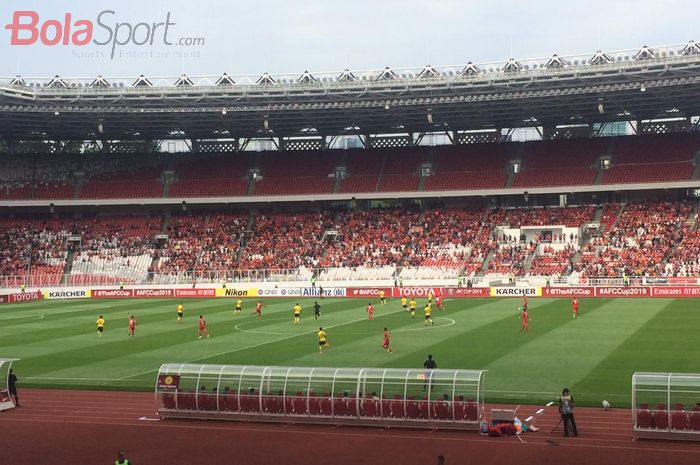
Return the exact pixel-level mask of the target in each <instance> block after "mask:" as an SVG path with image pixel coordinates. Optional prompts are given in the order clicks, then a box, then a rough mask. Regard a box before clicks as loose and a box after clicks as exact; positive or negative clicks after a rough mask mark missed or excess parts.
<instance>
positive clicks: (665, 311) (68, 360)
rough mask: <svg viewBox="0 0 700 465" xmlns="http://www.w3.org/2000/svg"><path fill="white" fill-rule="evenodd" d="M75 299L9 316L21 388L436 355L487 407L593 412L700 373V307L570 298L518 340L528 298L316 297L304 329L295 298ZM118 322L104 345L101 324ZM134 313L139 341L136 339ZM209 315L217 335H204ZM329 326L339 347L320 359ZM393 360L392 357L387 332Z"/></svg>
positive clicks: (9, 350) (4, 353) (8, 336)
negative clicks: (574, 305) (385, 346)
mask: <svg viewBox="0 0 700 465" xmlns="http://www.w3.org/2000/svg"><path fill="white" fill-rule="evenodd" d="M179 302H180V301H178V300H174V299H150V300H149V299H145V300H66V301H42V302H37V303H28V304H12V305H3V306H2V307H0V357H11V358H19V359H21V360H20V361H19V362H16V364H15V365H14V367H15V372H16V373H17V375H18V377H19V378H20V384H19V386H20V387H27V386H34V387H65V388H86V389H87V388H90V389H94V388H98V389H123V390H150V389H153V386H154V382H155V375H156V372H157V369H158V367H159V366H160V365H161V363H166V362H173V363H177V362H192V363H211V364H248V365H283V366H333V367H343V366H353V367H422V366H423V361H424V360H425V358H426V356H427V354H432V355H433V357H434V359H435V360H436V361H437V363H438V367H440V368H468V369H484V370H488V373H487V375H486V401H487V402H509V403H521V402H522V403H546V402H548V401H551V400H554V399H556V396H557V394H558V393H559V392H560V391H561V389H562V387H565V386H566V387H569V388H571V389H572V390H573V392H574V393H575V394H576V396H577V400H578V401H579V402H580V403H584V404H593V405H600V402H601V401H602V400H603V399H606V400H608V401H610V402H611V403H612V404H613V405H615V406H625V405H629V399H630V387H631V386H630V384H631V376H632V373H633V372H635V371H663V372H698V371H700V369H699V365H698V360H700V344H698V333H699V331H700V308H698V302H697V301H695V300H692V299H686V300H680V299H677V300H674V299H590V300H586V299H584V300H582V302H581V318H580V319H578V320H574V319H572V315H571V309H570V303H569V300H568V299H530V317H531V322H530V331H529V333H527V334H521V333H520V332H519V330H520V314H519V311H518V305H519V304H520V299H493V298H492V299H462V300H449V299H448V300H447V301H446V304H445V306H446V311H444V312H442V311H438V310H434V311H433V320H434V325H433V326H430V327H426V326H424V318H423V314H422V305H423V304H424V303H423V302H422V301H419V302H418V304H419V305H418V311H417V314H416V317H415V319H413V318H411V316H410V315H409V314H408V313H406V312H405V311H403V310H402V309H401V305H400V302H399V300H398V299H389V300H388V303H387V305H380V304H379V303H378V302H375V308H376V310H375V315H374V320H372V321H368V319H367V313H366V311H365V306H366V305H367V301H365V300H363V299H349V298H348V299H325V300H322V301H320V303H321V304H322V316H321V318H320V320H319V321H315V320H314V317H313V310H312V305H313V300H309V299H302V300H301V301H300V303H301V305H302V307H303V308H304V311H303V313H302V321H301V324H299V325H294V324H293V317H292V310H291V308H292V306H293V305H294V303H295V301H293V300H290V299H277V300H272V299H269V300H267V301H265V305H266V308H265V309H264V313H263V318H262V319H261V320H257V319H256V317H255V316H254V315H252V313H253V310H254V306H255V304H254V301H253V300H252V299H250V300H246V301H245V303H244V307H243V311H242V312H241V314H240V315H239V316H236V317H234V315H233V305H234V301H233V300H229V299H227V300H222V299H202V300H193V299H187V300H183V301H182V303H183V304H184V306H185V318H184V321H183V322H182V323H178V322H177V318H176V311H175V308H176V306H177V304H178V303H179ZM100 314H103V315H104V316H105V319H106V321H107V324H106V329H105V333H104V335H103V337H101V338H98V337H97V334H96V326H95V320H96V319H97V317H98V316H99V315H100ZM129 314H134V315H135V317H136V319H137V321H138V326H137V330H136V336H135V338H133V339H130V338H129V337H128V336H127V317H128V315H129ZM200 314H203V315H204V316H205V318H206V320H207V323H208V329H209V331H210V333H211V338H210V339H201V340H200V339H198V338H197V320H198V317H199V315H200ZM319 326H323V327H324V329H326V331H327V332H328V338H329V341H330V342H331V344H332V345H331V347H330V348H328V349H327V350H326V351H325V352H324V353H323V354H319V353H318V344H317V338H316V332H317V331H318V327H319ZM385 326H386V327H388V328H389V331H390V332H391V344H392V347H393V349H394V351H395V353H394V354H388V353H387V352H385V351H383V350H382V349H381V347H380V346H381V343H382V335H383V329H384V327H385Z"/></svg>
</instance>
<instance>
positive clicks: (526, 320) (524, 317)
mask: <svg viewBox="0 0 700 465" xmlns="http://www.w3.org/2000/svg"><path fill="white" fill-rule="evenodd" d="M520 319H521V320H522V322H523V325H522V326H521V327H520V332H521V333H522V332H523V331H525V332H526V333H527V332H528V329H529V324H530V316H529V315H528V314H527V309H526V308H524V307H523V313H522V315H520Z"/></svg>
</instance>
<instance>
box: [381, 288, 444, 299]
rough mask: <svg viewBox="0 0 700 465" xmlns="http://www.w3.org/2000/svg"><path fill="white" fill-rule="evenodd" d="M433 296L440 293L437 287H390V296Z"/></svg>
mask: <svg viewBox="0 0 700 465" xmlns="http://www.w3.org/2000/svg"><path fill="white" fill-rule="evenodd" d="M428 294H433V297H435V296H438V295H441V294H440V288H439V287H395V288H393V289H392V294H391V295H392V297H428Z"/></svg>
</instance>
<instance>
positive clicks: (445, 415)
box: [433, 400, 452, 420]
mask: <svg viewBox="0 0 700 465" xmlns="http://www.w3.org/2000/svg"><path fill="white" fill-rule="evenodd" d="M451 405H452V403H451V402H447V401H444V400H440V401H435V402H434V403H433V413H434V415H433V418H435V419H437V420H451V419H452V414H451V412H450V406H451Z"/></svg>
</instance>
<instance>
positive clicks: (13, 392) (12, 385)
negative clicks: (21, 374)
mask: <svg viewBox="0 0 700 465" xmlns="http://www.w3.org/2000/svg"><path fill="white" fill-rule="evenodd" d="M7 390H8V391H10V397H11V398H12V400H13V401H14V403H15V407H19V397H17V375H15V373H14V371H12V368H10V373H9V375H8V376H7Z"/></svg>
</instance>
